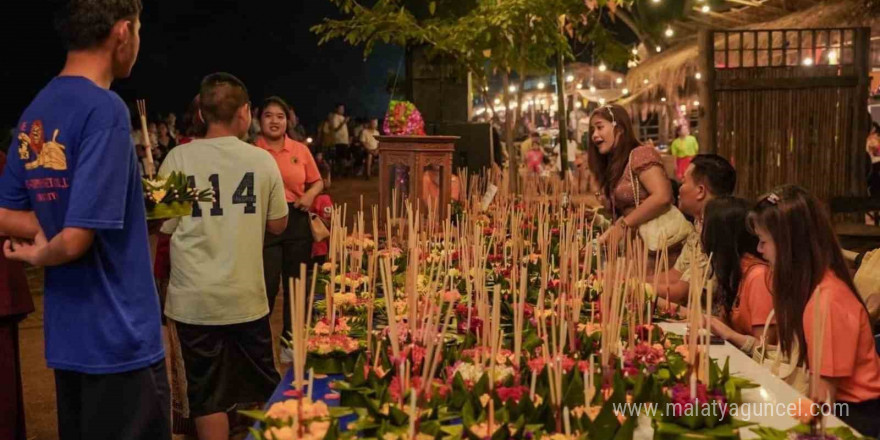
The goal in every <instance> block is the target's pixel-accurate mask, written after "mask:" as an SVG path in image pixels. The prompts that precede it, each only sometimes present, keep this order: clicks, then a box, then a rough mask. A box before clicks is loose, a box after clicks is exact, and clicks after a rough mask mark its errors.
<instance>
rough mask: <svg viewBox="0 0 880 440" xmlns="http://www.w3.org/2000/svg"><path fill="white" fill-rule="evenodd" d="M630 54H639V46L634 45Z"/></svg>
mask: <svg viewBox="0 0 880 440" xmlns="http://www.w3.org/2000/svg"><path fill="white" fill-rule="evenodd" d="M632 54H633V55H638V54H639V48H638V47H634V48H633V50H632Z"/></svg>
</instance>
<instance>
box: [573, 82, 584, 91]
mask: <svg viewBox="0 0 880 440" xmlns="http://www.w3.org/2000/svg"><path fill="white" fill-rule="evenodd" d="M575 87H577V89H578V90H580V89H582V88H584V85H583V84H581V83H578V85H576V86H575Z"/></svg>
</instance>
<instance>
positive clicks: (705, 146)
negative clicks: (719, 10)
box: [698, 29, 718, 153]
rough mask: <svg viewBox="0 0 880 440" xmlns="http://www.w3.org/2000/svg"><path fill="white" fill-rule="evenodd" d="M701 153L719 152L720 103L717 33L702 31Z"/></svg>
mask: <svg viewBox="0 0 880 440" xmlns="http://www.w3.org/2000/svg"><path fill="white" fill-rule="evenodd" d="M699 46H700V75H701V76H702V78H701V79H699V80H698V87H699V92H700V120H699V128H700V138H699V142H700V152H701V153H717V152H718V142H717V136H718V102H717V101H716V96H715V32H714V31H712V30H709V29H704V30H701V31H700V35H699Z"/></svg>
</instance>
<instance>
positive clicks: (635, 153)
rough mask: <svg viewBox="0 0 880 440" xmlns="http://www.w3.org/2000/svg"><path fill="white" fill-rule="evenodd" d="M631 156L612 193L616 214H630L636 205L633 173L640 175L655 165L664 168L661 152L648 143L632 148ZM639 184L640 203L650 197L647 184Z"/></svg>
mask: <svg viewBox="0 0 880 440" xmlns="http://www.w3.org/2000/svg"><path fill="white" fill-rule="evenodd" d="M630 157H631V160H630V162H629V163H628V164H627V165H626V169H625V171H624V172H623V176H621V178H620V180H618V181H617V185H615V187H614V191H613V192H612V193H611V198H612V201H611V203H612V207H613V208H614V210H615V213H614V214H615V215H625V214H628V213H629V212H630V211H632V210H633V209H635V207H636V199H635V194H633V180H632V177H633V173H635V174H636V175H637V176H638V175H641V174H642V173H643V172H645V171H646V170H648V169H650V168H651V167H654V166H657V167H660V168H661V169H663V162H662V161H661V159H660V153H658V152H657V150H655V149H654V147H651V146H647V145H645V146H641V147H636V148H634V149H633V150H632V153H631V155H630ZM638 185H639V203H641V202H643V201H644V200H645V199H646V198H648V195H649V194H648V190H647V189H645V185H643V184H642V183H641V182H638Z"/></svg>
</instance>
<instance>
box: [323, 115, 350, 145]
mask: <svg viewBox="0 0 880 440" xmlns="http://www.w3.org/2000/svg"><path fill="white" fill-rule="evenodd" d="M340 124H341V125H340ZM337 128H338V129H337ZM324 135H325V136H329V137H330V139H333V145H340V144H344V145H348V144H349V141H348V123H347V122H346V121H345V116H342V115H340V114H339V113H331V114H330V116H329V117H328V118H327V123H326V124H324Z"/></svg>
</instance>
